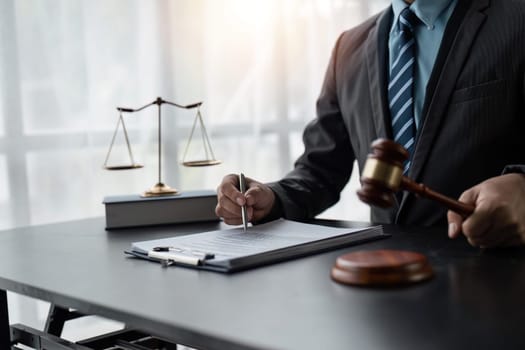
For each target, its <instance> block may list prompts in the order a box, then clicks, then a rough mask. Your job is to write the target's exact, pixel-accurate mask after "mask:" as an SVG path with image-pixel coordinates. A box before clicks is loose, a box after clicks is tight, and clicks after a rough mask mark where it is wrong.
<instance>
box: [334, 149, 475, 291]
mask: <svg viewBox="0 0 525 350" xmlns="http://www.w3.org/2000/svg"><path fill="white" fill-rule="evenodd" d="M372 150H373V153H372V154H370V155H369V156H368V159H367V161H366V164H365V167H364V169H363V172H362V175H361V184H362V187H361V189H360V190H358V191H357V195H358V197H359V198H360V199H361V200H362V201H363V202H365V203H368V204H372V205H376V206H379V207H383V208H385V207H390V206H392V205H393V204H394V193H395V192H397V191H399V190H406V191H410V192H413V193H415V194H417V195H419V196H421V197H425V198H429V199H432V200H435V201H438V202H439V203H441V204H443V205H445V206H446V207H447V208H448V209H450V210H452V211H455V212H456V213H458V214H460V215H461V216H463V217H467V216H469V215H470V214H472V212H473V211H474V207H473V206H471V205H468V204H465V203H461V202H458V201H456V200H454V199H452V198H449V197H447V196H444V195H442V194H440V193H438V192H435V191H432V190H431V189H429V188H428V187H426V186H425V185H423V184H418V183H416V182H414V181H413V180H411V179H409V178H408V177H405V176H403V163H404V162H405V161H406V160H407V159H408V157H409V154H408V152H407V150H405V149H404V148H403V147H402V146H401V145H399V144H397V143H395V142H394V141H391V140H386V139H379V140H376V141H374V142H373V143H372ZM432 276H433V270H432V267H431V266H430V264H429V262H428V261H427V258H426V257H425V256H424V255H422V254H419V253H415V252H406V251H398V250H378V251H359V252H354V253H349V254H345V255H342V256H340V257H339V258H337V260H336V262H335V264H334V266H333V267H332V271H331V277H332V279H334V280H335V281H337V282H340V283H343V284H351V285H358V286H392V285H400V284H409V283H415V282H421V281H424V280H426V279H428V278H430V277H432Z"/></svg>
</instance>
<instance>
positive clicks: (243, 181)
mask: <svg viewBox="0 0 525 350" xmlns="http://www.w3.org/2000/svg"><path fill="white" fill-rule="evenodd" d="M239 189H240V191H241V193H242V194H244V193H245V192H246V179H245V178H244V174H243V173H240V174H239ZM241 216H242V226H243V228H244V232H246V230H247V229H248V214H247V213H246V203H245V204H244V205H243V206H241Z"/></svg>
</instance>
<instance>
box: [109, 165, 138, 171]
mask: <svg viewBox="0 0 525 350" xmlns="http://www.w3.org/2000/svg"><path fill="white" fill-rule="evenodd" d="M143 167H144V165H142V164H126V165H106V166H104V169H106V170H130V169H140V168H143Z"/></svg>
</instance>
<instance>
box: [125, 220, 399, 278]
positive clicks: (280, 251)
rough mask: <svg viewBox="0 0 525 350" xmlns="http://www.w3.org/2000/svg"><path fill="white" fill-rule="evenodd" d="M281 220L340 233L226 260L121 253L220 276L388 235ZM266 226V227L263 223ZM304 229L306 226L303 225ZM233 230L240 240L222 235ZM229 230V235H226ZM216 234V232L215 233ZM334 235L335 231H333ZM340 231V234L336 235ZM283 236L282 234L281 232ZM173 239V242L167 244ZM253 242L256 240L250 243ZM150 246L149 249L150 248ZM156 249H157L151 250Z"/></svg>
mask: <svg viewBox="0 0 525 350" xmlns="http://www.w3.org/2000/svg"><path fill="white" fill-rule="evenodd" d="M278 221H281V223H284V224H285V225H290V224H291V223H293V224H292V225H294V226H293V227H298V228H300V226H297V225H308V226H309V227H308V229H314V230H315V227H313V228H312V226H316V227H318V228H319V230H322V231H325V230H330V229H333V230H340V231H337V232H338V234H337V235H333V236H329V237H324V238H320V239H315V238H314V239H308V240H307V241H304V242H299V243H297V242H295V243H294V242H293V239H292V240H290V243H289V244H286V245H285V246H282V247H280V248H277V249H267V250H262V251H260V252H256V253H249V254H245V255H241V256H236V257H232V258H228V259H224V258H222V259H215V255H211V256H212V258H205V257H204V255H202V257H201V258H199V257H198V256H190V257H191V258H190V259H187V258H188V253H184V254H182V255H181V254H180V253H178V252H176V253H174V254H171V253H166V254H165V255H163V254H162V253H161V254H156V253H153V252H152V250H150V249H147V250H146V249H142V248H140V249H134V248H133V247H134V246H132V249H130V250H127V251H125V253H126V254H128V255H130V256H133V257H136V258H141V259H146V260H149V261H154V262H157V263H162V264H163V265H164V266H168V265H175V266H183V267H189V268H196V269H200V270H208V271H215V272H223V273H233V272H238V271H244V270H248V269H252V268H256V267H260V266H264V265H269V264H274V263H278V262H282V261H286V260H291V259H296V258H300V257H304V256H308V255H313V254H317V253H321V252H325V251H328V250H333V249H339V248H342V247H346V246H351V245H356V244H361V243H365V242H369V241H373V240H377V239H382V238H386V237H389V236H390V235H388V234H385V233H384V232H383V228H382V226H372V227H365V228H357V229H356V228H333V227H327V226H321V225H312V224H304V223H296V222H291V221H288V220H283V219H281V220H278ZM281 223H280V222H274V223H273V224H272V225H279V224H281ZM264 225H268V224H264ZM264 225H258V226H255V227H251V228H250V230H258V229H259V230H261V227H264ZM304 227H307V226H304ZM233 230H237V231H238V232H239V233H238V234H239V235H241V236H240V237H244V236H242V235H244V234H243V233H241V230H240V229H231V230H224V232H228V233H230V234H232V235H234V234H237V232H236V231H233ZM229 231H232V232H229ZM344 231H347V233H344ZM215 232H218V231H215ZM215 232H204V233H198V234H193V235H187V236H182V237H184V241H185V242H188V241H189V242H192V241H198V240H199V239H201V237H202V236H200V235H205V234H210V233H215ZM334 232H335V231H334ZM340 232H343V233H340ZM282 234H283V235H284V234H285V233H282ZM182 237H173V238H168V239H164V240H152V241H144V242H136V243H134V244H133V245H135V246H137V245H140V244H142V245H146V246H147V245H148V244H149V243H150V242H151V244H158V243H165V242H167V240H170V241H169V242H177V241H178V240H182ZM171 240H173V241H171ZM254 243H255V244H256V243H257V242H256V241H255V242H254ZM151 244H150V246H151ZM155 249H157V248H155ZM169 257H173V259H169ZM178 257H181V259H178Z"/></svg>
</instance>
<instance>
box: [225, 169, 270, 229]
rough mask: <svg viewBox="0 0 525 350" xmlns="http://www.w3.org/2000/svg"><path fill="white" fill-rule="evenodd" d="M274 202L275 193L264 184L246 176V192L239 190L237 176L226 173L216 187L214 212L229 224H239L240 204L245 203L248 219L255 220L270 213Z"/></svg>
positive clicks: (240, 221) (240, 218) (240, 217)
mask: <svg viewBox="0 0 525 350" xmlns="http://www.w3.org/2000/svg"><path fill="white" fill-rule="evenodd" d="M274 203H275V194H274V193H273V191H272V190H271V189H270V187H268V186H267V185H265V184H262V183H260V182H257V181H255V180H253V179H250V178H248V177H247V178H246V192H245V193H244V195H243V194H242V193H241V192H240V191H239V176H238V175H236V174H229V175H226V176H225V177H224V178H223V179H222V182H221V184H220V185H219V187H217V207H216V208H215V214H216V215H217V216H218V217H221V218H222V219H223V220H224V222H225V223H227V224H229V225H241V224H242V216H241V206H242V205H246V212H247V214H248V221H251V222H255V221H259V220H261V219H263V218H264V217H265V216H266V215H268V214H269V213H270V211H271V210H272V207H273V205H274Z"/></svg>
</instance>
